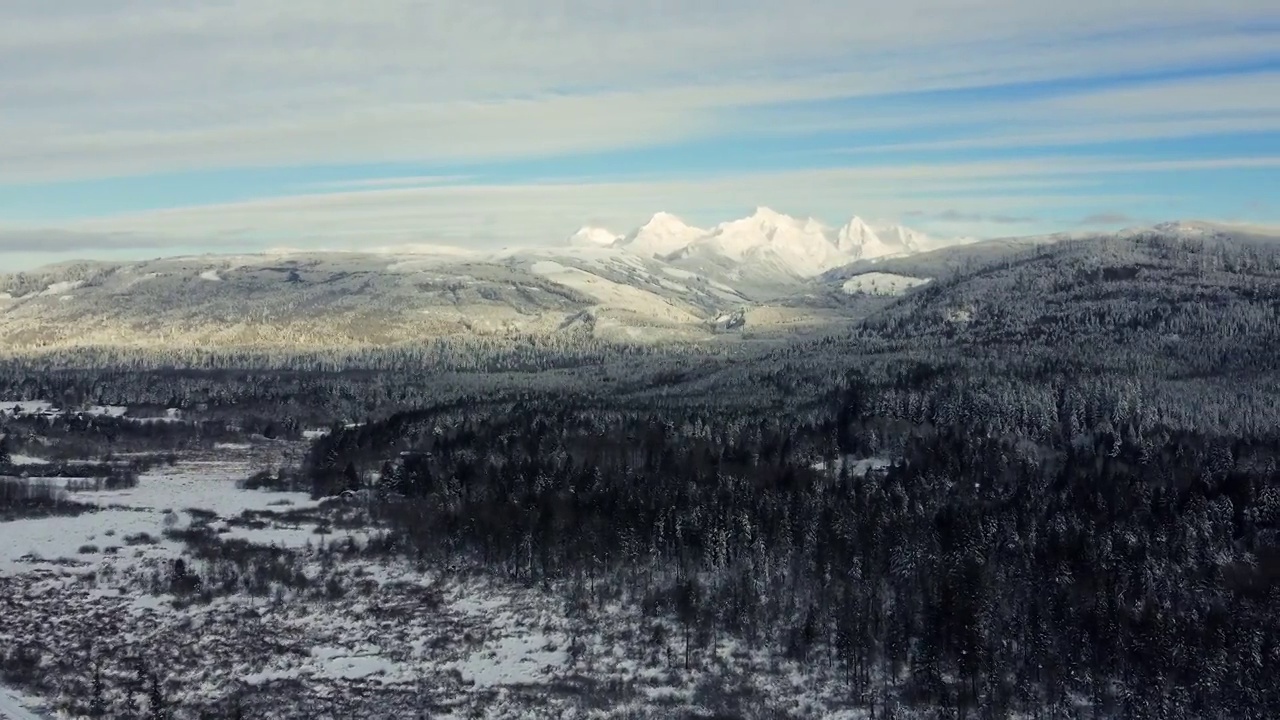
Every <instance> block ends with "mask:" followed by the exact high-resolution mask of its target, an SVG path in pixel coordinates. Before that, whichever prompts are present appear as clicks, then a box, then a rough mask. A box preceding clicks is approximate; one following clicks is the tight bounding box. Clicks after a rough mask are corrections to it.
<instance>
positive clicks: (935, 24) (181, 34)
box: [0, 0, 1280, 272]
mask: <svg viewBox="0 0 1280 720" xmlns="http://www.w3.org/2000/svg"><path fill="white" fill-rule="evenodd" d="M143 4H144V5H145V3H143ZM137 5H138V3H127V2H89V0H68V2H64V3H59V4H58V5H57V6H56V7H55V6H53V5H51V4H48V3H44V2H39V1H38V0H19V1H18V2H17V3H13V4H8V5H7V6H6V7H5V8H4V9H0V62H3V61H5V60H8V62H9V65H10V66H12V67H21V68H23V71H24V72H23V73H22V74H21V75H17V74H14V75H11V76H9V77H6V78H4V79H3V80H0V103H2V104H3V105H4V107H5V109H6V112H5V113H4V114H3V116H0V272H3V271H18V270H23V269H30V268H35V267H38V266H42V265H47V264H51V263H59V262H67V261H74V260H107V261H118V260H132V259H148V258H155V257H166V256H175V255H200V254H226V253H243V252H262V251H266V250H268V249H271V248H274V247H279V246H291V247H297V248H298V250H299V251H304V252H305V251H310V250H319V249H321V248H328V249H331V250H344V249H358V248H367V247H370V246H395V245H405V244H420V245H440V246H448V247H462V248H471V249H479V250H499V249H501V248H504V247H505V248H516V247H526V246H527V247H546V246H549V245H554V244H557V243H560V242H562V241H563V240H564V239H565V238H567V237H568V236H569V235H571V234H572V233H573V232H574V231H575V230H577V229H578V228H580V227H582V226H599V227H605V228H608V229H609V230H611V231H614V232H618V233H625V232H626V231H627V230H629V229H632V228H634V227H636V226H638V225H640V224H641V223H643V222H644V221H645V220H646V219H647V218H648V217H649V216H651V215H652V214H653V213H654V212H658V211H665V212H670V213H672V214H674V215H677V216H679V217H681V218H683V219H684V220H685V221H687V222H689V223H690V224H692V225H695V226H698V227H711V226H714V225H715V224H716V223H719V222H722V221H726V220H729V219H732V218H736V217H741V216H742V215H744V214H749V213H750V212H751V209H752V208H754V207H757V206H765V207H770V208H773V209H775V210H777V211H779V212H782V213H784V214H787V215H792V216H795V217H802V218H803V217H810V216H812V217H815V218H818V219H821V220H823V221H824V222H828V223H830V224H834V225H839V224H841V223H843V222H844V221H845V220H847V219H848V218H849V217H850V216H852V215H858V216H861V217H863V218H876V219H883V220H885V221H889V222H896V223H900V224H903V225H906V226H908V227H911V228H915V229H918V230H920V231H922V232H925V233H927V234H929V235H932V236H935V237H940V238H947V237H965V236H967V237H977V238H996V237H1014V236H1025V235H1039V234H1047V233H1054V232H1080V231H1090V230H1099V231H1102V230H1115V229H1119V228H1123V227H1134V226H1148V225H1154V224H1157V223H1160V222H1165V221H1170V220H1185V219H1189V218H1198V219H1203V220H1206V221H1210V222H1223V223H1235V224H1246V225H1255V226H1271V227H1274V226H1277V225H1280V207H1278V206H1277V204H1276V200H1275V198H1276V197H1278V196H1280V93H1277V92H1275V90H1276V88H1278V87H1280V52H1277V51H1276V50H1275V48H1277V47H1280V12H1278V11H1277V10H1276V9H1275V8H1274V6H1273V4H1272V3H1270V2H1264V1H1262V0H1236V1H1235V2H1229V3H1225V4H1219V5H1215V6H1205V5H1203V4H1201V3H1195V2H1191V1H1190V0H1175V1H1174V2H1168V1H1157V0H1135V2H1131V3H1127V4H1125V5H1124V6H1123V7H1117V6H1116V5H1115V4H1114V3H1106V2H1103V1H1102V0H1082V1H1081V2H1078V3H1074V4H1073V5H1072V6H1071V7H1070V8H1061V7H1057V6H1050V5H1040V4H1029V3H1017V2H1013V1H1012V0H988V1H986V2H980V3H977V4H971V5H969V6H966V7H957V6H956V5H955V4H954V3H950V2H942V1H941V0H911V1H909V2H905V3H899V4H897V5H895V6H893V7H882V6H880V5H878V4H872V3H870V2H861V1H859V2H847V1H842V2H837V0H803V2H801V3H800V4H799V5H796V4H795V3H788V4H783V3H777V2H765V0H751V1H750V2H746V3H741V4H739V5H736V6H734V7H729V8H713V7H709V6H703V5H698V4H695V3H689V2H674V1H672V0H665V1H655V2H652V3H644V4H639V5H630V6H625V7H623V6H616V7H615V6H600V4H599V3H593V2H587V0H564V1H563V2H561V3H557V4H556V5H555V6H550V7H544V8H533V7H530V6H527V5H525V4H521V3H514V2H509V1H508V0H485V1H484V2H469V3H465V4H464V3H445V4H436V5H433V6H430V7H424V6H420V5H419V4H416V3H412V2H409V1H408V0H383V1H382V2H379V3H375V4H374V5H373V6H372V7H358V6H350V5H348V4H345V3H339V2H336V0H320V1H316V2H309V3H301V2H288V1H286V0H275V1H274V2H261V3H255V4H238V3H233V4H227V3H215V2H208V1H205V0H184V1H183V2H181V3H169V4H164V5H156V7H157V8H160V9H157V10H152V11H150V12H147V13H145V14H140V13H139V12H138V7H137ZM1153 18H1155V19H1153ZM157 58H159V59H161V61H160V62H157Z"/></svg>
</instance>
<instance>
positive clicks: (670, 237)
mask: <svg viewBox="0 0 1280 720" xmlns="http://www.w3.org/2000/svg"><path fill="white" fill-rule="evenodd" d="M706 232H707V231H706V230H703V229H701V228H696V227H693V226H692V225H689V224H687V223H685V221H683V220H681V219H680V218H678V217H676V216H675V215H672V214H670V213H665V212H659V213H655V214H654V216H653V217H652V218H650V219H649V222H647V223H645V224H644V225H642V226H640V227H639V228H637V229H636V230H635V231H634V232H632V233H631V234H630V235H628V236H627V237H625V238H623V239H622V240H620V241H619V242H618V245H619V247H622V248H625V249H626V250H628V251H629V252H632V253H635V254H636V255H639V256H641V257H653V256H654V255H660V256H666V255H670V254H671V253H673V252H676V251H678V250H683V249H684V248H686V247H688V246H689V243H691V242H693V241H694V240H695V239H697V238H699V237H701V236H703V235H705V234H706Z"/></svg>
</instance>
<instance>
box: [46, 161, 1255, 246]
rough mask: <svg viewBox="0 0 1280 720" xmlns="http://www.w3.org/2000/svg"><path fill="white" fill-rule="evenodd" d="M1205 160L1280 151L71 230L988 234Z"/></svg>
mask: <svg viewBox="0 0 1280 720" xmlns="http://www.w3.org/2000/svg"><path fill="white" fill-rule="evenodd" d="M1207 164H1211V165H1213V166H1219V167H1224V168H1231V167H1235V166H1237V165H1240V164H1243V165H1259V164H1261V165H1263V166H1270V167H1280V158H1267V157H1260V158H1236V159H1230V158H1228V159H1218V160H1214V161H1184V162H1173V161H1159V162H1134V161H1125V160H1115V159H1107V158H1087V157H1072V156H1063V157H1034V158H1024V159H1019V160H1004V161H988V162H968V163H926V164H915V165H888V166H872V167H846V168H834V169H821V170H792V171H778V172H757V173H735V174H721V175H718V176H713V177H700V178H689V179H682V180H643V181H638V180H637V181H613V182H535V183H525V184H505V185H502V184H497V185H478V184H471V185H435V186H422V187H383V188H374V189H364V190H359V191H356V190H353V191H346V192H330V193H314V194H305V195H294V196H286V197H275V198H267V199H260V200H254V201H248V202H237V203H230V204H221V205H208V206H194V207H184V208H175V209H168V210H160V211H148V212H143V213H130V214H121V215H115V216H106V217H98V218H90V219H86V220H79V221H74V222H70V223H68V224H66V225H65V227H67V228H69V229H72V230H76V231H81V232H116V233H118V232H131V233H140V234H149V235H156V236H163V237H168V238H173V239H174V240H175V242H176V241H177V240H179V239H182V240H184V241H186V242H192V241H193V240H196V239H200V238H212V239H221V240H222V241H224V242H226V241H234V242H242V243H243V242H250V241H254V242H258V243H259V245H262V244H275V243H280V242H287V243H289V244H308V243H310V244H312V245H314V244H316V243H321V242H326V243H330V244H332V243H334V242H337V243H352V244H354V245H355V246H360V245H367V243H369V242H375V241H376V242H379V243H383V244H396V243H404V242H431V243H441V244H455V245H457V244H465V245H468V246H486V247H499V246H504V245H531V244H532V245H536V244H546V243H553V242H559V241H560V240H562V239H563V238H564V237H566V236H567V235H568V234H569V233H571V232H572V231H573V230H574V229H576V228H577V227H579V226H580V225H581V224H582V223H583V222H585V221H586V220H588V219H591V220H592V222H593V223H599V224H602V225H605V226H607V227H611V228H612V229H614V230H617V231H620V232H621V231H625V230H627V229H630V228H632V227H634V226H636V225H639V224H641V223H642V222H644V220H645V219H646V218H647V216H648V215H649V214H651V213H653V212H655V211H658V210H665V211H668V212H675V213H677V214H680V215H683V216H686V217H687V218H688V219H689V220H690V221H692V222H698V223H702V224H712V223H715V222H720V221H723V220H728V219H731V217H734V216H735V215H734V213H741V214H744V215H745V214H746V213H748V212H749V211H750V209H751V208H753V207H755V206H757V205H769V206H770V207H774V208H775V209H777V210H779V211H782V212H787V213H790V214H793V215H798V216H806V215H812V216H815V217H818V218H822V219H824V220H826V221H828V222H830V223H838V222H842V221H843V220H845V219H847V218H848V217H849V216H851V215H853V214H855V213H856V214H860V215H863V216H868V217H898V218H904V217H915V218H920V219H925V220H929V221H937V222H962V221H963V222H967V223H970V224H972V225H980V226H986V227H987V228H988V229H989V231H990V232H989V234H993V235H995V234H1002V233H1005V232H1007V226H1008V225H1012V224H1019V223H1021V224H1023V225H1026V226H1037V227H1038V226H1040V225H1046V229H1057V228H1049V227H1047V224H1048V223H1049V222H1050V221H1047V220H1045V221H1041V222H1037V221H1036V218H1037V217H1041V213H1043V212H1045V211H1048V210H1052V209H1054V208H1071V207H1098V206H1102V207H1108V206H1112V205H1114V204H1115V203H1122V204H1123V203H1141V202H1144V201H1149V200H1151V199H1152V197H1150V196H1145V195H1141V194H1136V193H1135V194H1130V195H1126V194H1116V193H1114V192H1106V193H1103V194H1100V195H1097V196H1093V195H1090V194H1089V192H1088V189H1089V183H1090V182H1093V180H1094V178H1095V177H1096V176H1098V175H1100V174H1103V175H1105V174H1107V173H1136V172H1161V171H1167V172H1172V171H1178V170H1180V169H1185V168H1187V167H1198V166H1202V165H1207ZM1082 180H1083V181H1087V182H1083V183H1082ZM958 207H963V208H965V209H964V210H963V211H961V210H957V209H956V208H958ZM726 208H728V209H730V210H726ZM1085 211H1086V212H1087V210H1085ZM726 213H728V215H726ZM913 213H914V214H913ZM1002 226H1004V227H1002ZM981 230H982V228H981V227H978V228H975V229H974V232H975V233H978V232H980V231H981Z"/></svg>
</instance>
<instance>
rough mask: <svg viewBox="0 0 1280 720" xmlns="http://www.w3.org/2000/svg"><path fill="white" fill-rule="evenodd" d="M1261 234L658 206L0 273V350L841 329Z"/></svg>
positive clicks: (672, 336)
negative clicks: (559, 221)
mask: <svg viewBox="0 0 1280 720" xmlns="http://www.w3.org/2000/svg"><path fill="white" fill-rule="evenodd" d="M1267 232H1269V231H1266V230H1265V229H1257V228H1252V229H1250V228H1239V227H1231V226H1220V225H1210V224H1205V223H1176V224H1164V225H1160V226H1156V227H1153V228H1138V229H1134V230H1127V231H1123V232H1121V233H1115V234H1110V235H1104V234H1097V233H1092V234H1090V233H1075V234H1056V235H1045V236H1037V237H1022V238H1004V239H995V240H985V241H980V242H979V241H973V240H951V241H938V240H934V239H931V238H929V237H927V236H925V235H923V234H922V233H919V232H916V231H914V230H911V229H909V228H904V227H901V226H892V225H889V226H872V225H870V224H868V223H866V222H864V221H862V220H860V219H858V218H856V217H855V218H853V219H851V220H850V221H849V222H847V223H845V224H844V225H843V226H841V227H839V228H833V227H830V226H827V225H824V224H823V223H821V222H818V221H816V220H813V219H797V218H793V217H789V216H787V215H783V214H781V213H777V212H774V211H772V210H769V209H767V208H759V209H757V210H756V211H755V212H754V213H753V214H752V215H750V216H748V217H746V218H742V219H740V220H734V221H730V222H725V223H721V224H719V225H717V226H715V227H713V228H710V229H703V228H697V227H693V226H690V225H688V224H687V223H685V222H684V221H682V220H681V219H680V218H678V217H676V216H674V215H670V214H666V213H658V214H656V215H654V216H653V217H652V218H651V219H650V220H649V221H648V222H646V223H645V224H644V225H642V226H641V227H639V228H637V229H635V230H633V231H632V232H630V233H627V234H625V235H619V234H615V233H613V232H611V231H608V230H604V229H601V228H592V227H586V228H583V229H581V230H579V231H578V232H576V233H574V234H573V235H572V236H570V237H569V238H567V240H566V241H565V242H563V243H562V244H560V245H558V246H555V247H549V248H520V249H510V250H504V251H499V252H481V251H472V250H459V249H456V248H441V247H434V246H425V245H424V246H413V247H397V248H383V249H379V250H371V251H366V252H316V251H294V250H279V251H272V252H266V253H260V254H247V255H203V256H187V257H174V258H160V259H155V260H146V261H136V262H89V261H84V262H71V263H62V264H59V265H52V266H47V267H44V268H40V269H37V270H33V271H29V272H24V273H16V274H10V275H0V351H3V352H5V353H9V354H25V353H33V352H35V353H39V352H46V351H51V350H57V349H65V348H73V347H86V346H92V347H128V348H138V349H162V348H210V347H214V348H242V349H252V350H258V349H273V350H282V351H288V350H294V349H322V348H350V347H374V346H386V345H392V344H398V343H410V342H419V341H422V340H427V339H433V338H460V337H465V338H492V339H494V340H495V341H502V340H503V339H506V340H511V339H516V338H522V337H529V336H540V337H560V338H563V339H565V341H567V342H568V341H573V339H574V338H581V337H592V338H597V339H604V340H612V341H625V342H671V341H707V340H711V339H717V338H742V337H761V338H768V337H778V336H791V335H794V334H795V333H815V332H827V331H830V330H832V329H839V328H842V327H848V326H849V325H850V324H851V323H853V322H856V321H859V320H861V319H863V318H866V317H868V316H870V315H872V314H874V313H877V312H879V311H880V310H882V309H885V308H887V307H889V306H890V305H893V304H895V303H898V302H899V300H905V299H909V297H910V296H911V295H913V294H915V293H918V292H921V291H925V290H927V289H928V288H929V287H930V286H931V285H933V284H935V283H936V282H938V281H939V280H941V279H949V278H954V277H956V276H957V275H962V274H964V273H966V272H973V271H974V268H981V267H983V266H986V265H990V264H991V263H993V262H999V261H1001V260H1002V259H1007V258H1009V257H1011V256H1014V255H1017V254H1019V253H1025V252H1027V251H1029V250H1032V249H1034V248H1040V247H1046V246H1053V245H1056V244H1061V243H1063V242H1069V241H1079V242H1087V241H1089V240H1098V241H1099V242H1102V241H1115V242H1121V243H1123V242H1128V241H1131V240H1133V239H1135V238H1143V237H1150V236H1160V237H1173V238H1182V239H1190V240H1193V241H1197V242H1204V241H1216V240H1222V239H1224V238H1226V239H1227V240H1231V239H1238V238H1249V239H1257V238H1271V239H1274V236H1273V235H1268V234H1267ZM1104 244H1105V243H1104ZM726 333H727V334H726Z"/></svg>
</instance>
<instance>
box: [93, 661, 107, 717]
mask: <svg viewBox="0 0 1280 720" xmlns="http://www.w3.org/2000/svg"><path fill="white" fill-rule="evenodd" d="M92 692H93V695H92V697H91V698H90V700H89V715H90V717H96V718H100V717H106V715H107V701H106V698H105V697H104V688H103V685H102V668H101V667H98V666H96V665H95V666H94V668H93V690H92Z"/></svg>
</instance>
